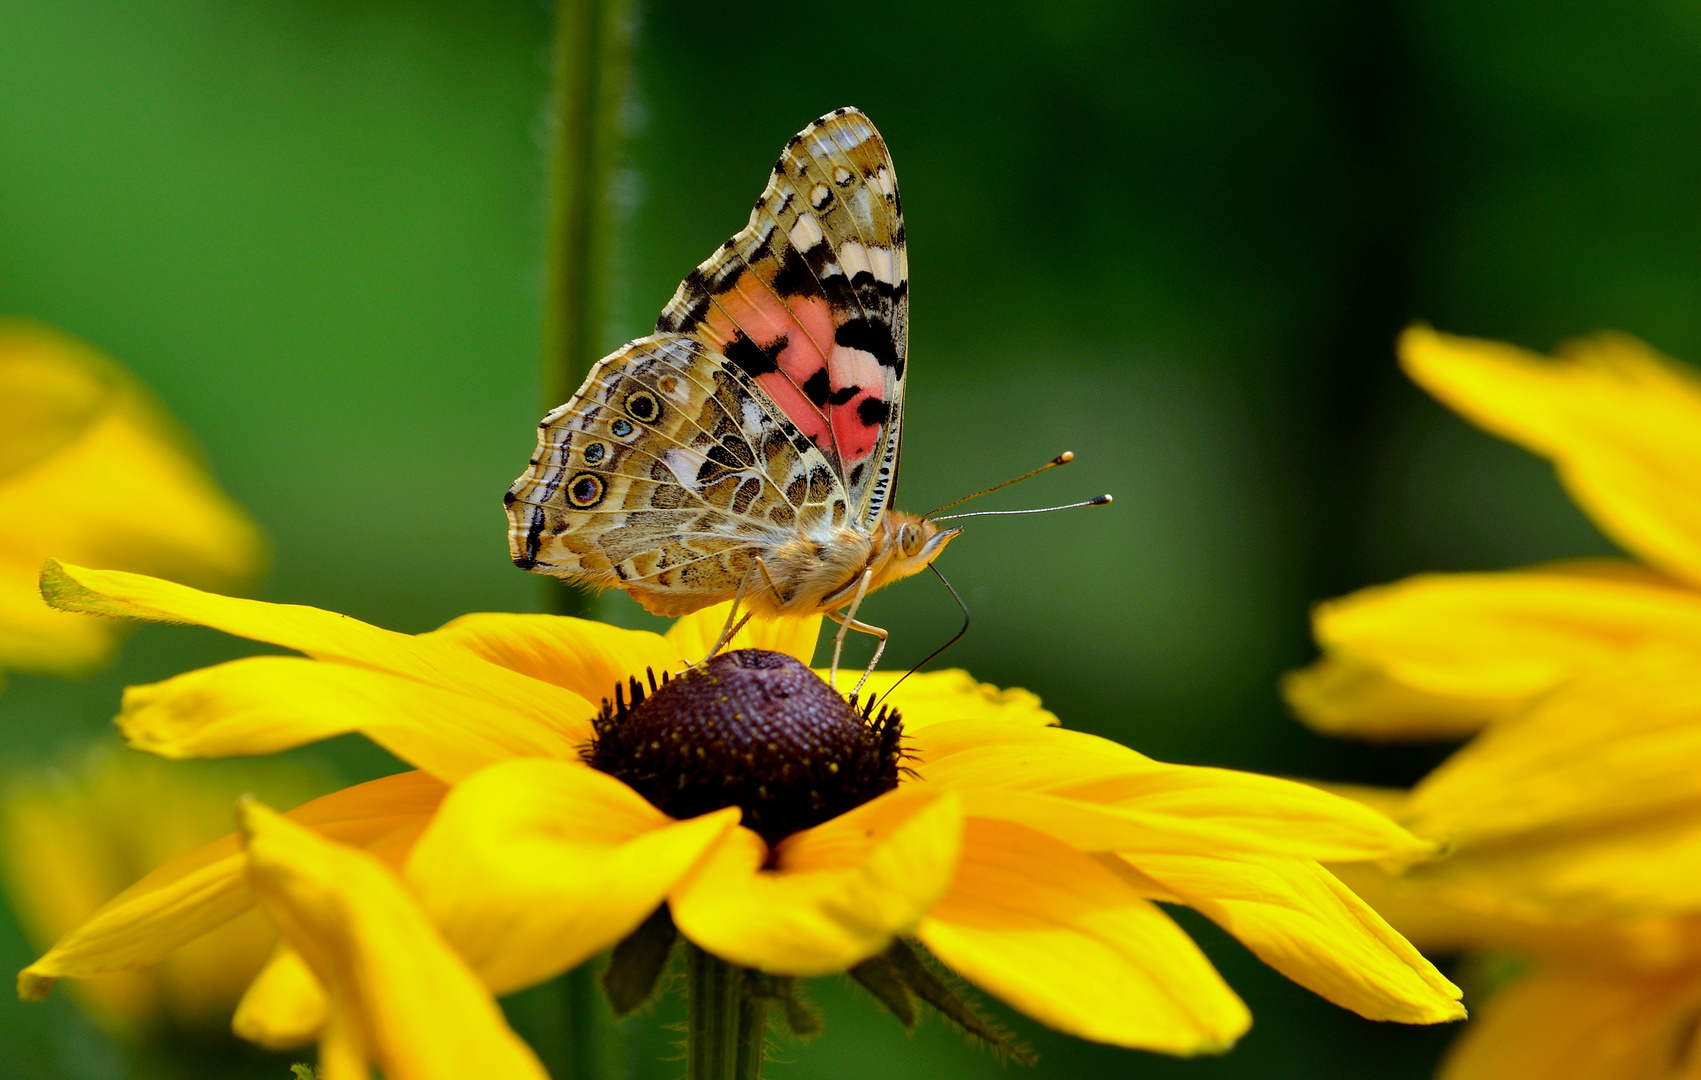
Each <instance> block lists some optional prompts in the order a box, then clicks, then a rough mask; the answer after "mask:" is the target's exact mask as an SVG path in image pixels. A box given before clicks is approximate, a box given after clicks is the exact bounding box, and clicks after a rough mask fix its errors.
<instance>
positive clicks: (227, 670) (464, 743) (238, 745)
mask: <svg viewBox="0 0 1701 1080" xmlns="http://www.w3.org/2000/svg"><path fill="white" fill-rule="evenodd" d="M573 719H574V720H577V721H579V723H576V724H569V723H559V724H551V725H547V726H546V725H544V724H539V723H537V722H536V720H535V719H534V718H533V717H532V716H530V715H528V714H526V713H525V712H522V711H519V710H516V709H514V708H511V707H510V706H509V705H508V704H507V702H505V701H502V700H501V699H499V698H492V697H485V696H483V695H473V694H464V693H457V692H456V691H454V690H448V689H444V688H442V687H439V686H433V685H430V684H428V683H423V682H416V681H414V680H413V679H406V678H402V677H401V676H399V675H392V674H390V673H388V672H385V671H375V670H373V669H371V668H361V667H353V666H351V665H348V664H330V663H324V662H322V661H318V660H306V659H302V658H300V657H289V656H255V657H249V658H248V659H245V660H233V661H231V662H229V663H225V664H219V665H217V666H215V667H210V668H202V669H200V670H199V671H191V672H189V673H188V674H185V675H179V676H177V677H175V678H172V679H167V680H166V681H165V682H160V683H154V684H152V685H150V686H132V687H130V688H129V689H127V690H126V691H125V692H124V708H123V711H122V712H120V713H119V716H118V726H119V729H120V730H121V731H123V733H124V736H125V738H127V739H129V740H130V745H131V746H133V747H135V748H136V749H138V750H145V751H147V752H148V753H151V754H159V755H161V756H162V757H168V758H190V757H212V758H217V757H230V756H232V755H238V754H271V753H276V752H278V751H280V750H288V749H290V748H292V747H296V746H301V745H303V744H305V743H310V742H316V741H318V740H320V739H326V738H330V737H331V736H333V735H341V734H344V733H345V732H349V731H359V732H362V733H364V734H365V735H367V736H368V737H369V738H371V739H372V740H373V741H374V742H377V743H378V744H380V745H381V746H383V747H385V748H386V749H388V750H390V751H391V752H392V753H394V754H395V755H396V756H397V757H400V758H401V759H403V760H404V761H407V762H408V763H409V764H412V765H416V766H418V767H420V768H422V769H424V770H426V771H427V772H429V773H431V774H432V775H433V776H437V777H439V778H441V779H443V780H447V781H451V782H453V781H455V780H459V779H461V778H462V777H465V776H470V775H471V774H473V773H475V772H477V771H478V770H479V769H481V768H483V767H484V766H486V765H489V764H492V763H494V762H497V761H506V760H508V759H509V758H515V757H557V758H559V757H569V756H576V755H577V752H578V751H577V747H578V745H579V743H581V742H583V741H584V739H585V738H588V737H589V735H590V725H589V724H588V723H585V722H584V718H583V717H574V718H573ZM575 735H576V736H577V738H575Z"/></svg>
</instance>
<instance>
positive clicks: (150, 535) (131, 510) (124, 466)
mask: <svg viewBox="0 0 1701 1080" xmlns="http://www.w3.org/2000/svg"><path fill="white" fill-rule="evenodd" d="M49 557H53V558H61V559H72V560H76V561H84V562H96V563H99V564H100V565H103V566H113V567H120V568H123V569H129V570H137V571H142V572H145V573H150V574H159V575H163V576H165V577H169V578H172V579H173V580H178V581H187V582H191V583H193V584H196V585H203V586H207V587H210V588H227V587H230V586H233V585H237V584H240V583H242V582H244V581H247V580H249V579H251V578H252V577H253V576H255V574H256V573H257V572H258V571H259V570H260V568H261V566H262V565H263V564H264V562H265V544H264V542H263V541H262V539H261V537H260V533H259V531H258V530H257V529H256V528H255V526H254V524H253V522H252V521H250V520H249V518H248V517H247V515H246V514H244V513H243V512H242V510H241V509H240V508H239V507H237V506H236V505H235V504H234V503H232V502H231V501H230V499H229V498H228V497H226V496H225V495H224V493H223V492H221V491H220V490H219V488H218V486H217V484H216V483H214V481H213V479H212V477H211V476H210V475H209V474H208V472H207V468H206V465H205V463H204V462H203V461H202V459H201V456H200V454H199V452H198V451H197V450H196V449H195V448H194V446H193V444H192V443H191V442H190V440H189V439H188V437H187V436H186V435H185V434H184V433H183V431H182V430H181V429H180V428H179V427H178V426H177V424H176V423H175V422H174V421H172V419H171V417H170V416H168V415H167V414H166V412H165V410H164V408H163V407H162V406H161V405H160V404H159V403H158V402H157V401H156V400H155V399H154V397H153V395H152V394H150V393H149V392H148V391H147V389H146V388H145V387H143V386H142V385H141V384H140V383H138V382H137V381H136V380H135V379H134V378H133V377H132V376H130V375H129V374H128V373H127V372H125V371H124V370H123V369H122V368H120V367H119V366H118V365H117V364H115V363H113V362H112V361H111V360H109V359H107V358H106V357H104V356H102V355H100V354H99V353H98V352H96V351H95V350H94V349H92V348H90V347H89V346H87V345H85V344H83V343H81V342H79V341H76V340H74V339H72V338H69V337H66V336H65V335H62V334H59V333H56V332H54V331H52V330H49V329H47V328H46V327H43V326H39V325H36V324H34V323H27V322H21V321H18V320H0V672H3V671H4V670H5V669H8V668H10V669H12V670H18V671H31V672H46V673H50V674H59V675H76V674H82V673H85V672H87V671H89V670H91V669H93V668H96V667H98V666H99V665H101V664H102V663H104V662H105V661H106V659H107V657H108V656H109V655H110V654H111V652H112V648H113V645H114V643H115V642H116V633H117V630H118V626H117V624H115V623H113V622H111V621H110V620H101V619H91V618H88V617H87V616H84V615H77V614H72V613H69V612H64V611H55V610H53V609H52V608H50V607H48V606H47V605H46V604H44V603H42V602H41V595H40V593H39V592H37V590H36V577H37V575H38V574H39V573H40V571H41V564H42V562H43V561H44V560H46V559H48V558H49Z"/></svg>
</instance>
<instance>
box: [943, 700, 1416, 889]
mask: <svg viewBox="0 0 1701 1080" xmlns="http://www.w3.org/2000/svg"><path fill="white" fill-rule="evenodd" d="M910 742H911V748H912V751H913V752H914V754H915V756H916V761H915V764H914V768H915V769H916V771H917V773H918V774H919V776H920V783H921V784H922V785H940V786H944V787H947V788H951V789H953V790H957V791H960V792H961V794H962V797H963V799H964V809H965V810H966V811H967V813H968V814H969V815H970V816H973V817H985V818H995V819H998V820H1003V821H1011V822H1020V823H1026V824H1028V825H1030V826H1031V827H1033V828H1035V829H1038V830H1040V831H1042V832H1045V833H1048V834H1049V835H1051V836H1054V837H1056V838H1058V839H1060V840H1063V841H1064V842H1066V843H1068V844H1070V845H1071V846H1074V847H1076V848H1079V849H1080V850H1082V851H1168V852H1173V853H1177V854H1185V853H1188V852H1209V851H1239V852H1245V853H1259V854H1268V855H1287V856H1292V857H1297V858H1309V859H1318V860H1336V861H1343V862H1344V861H1352V860H1356V859H1412V858H1422V857H1426V856H1428V855H1430V854H1433V852H1434V851H1435V849H1436V844H1435V842H1434V841H1431V840H1424V839H1420V838H1418V837H1416V836H1413V835H1412V834H1411V833H1409V832H1407V831H1406V830H1405V829H1403V828H1401V827H1400V826H1399V825H1397V824H1395V823H1394V822H1392V821H1390V820H1389V819H1388V818H1387V817H1385V816H1384V815H1382V814H1380V813H1377V812H1376V811H1374V810H1372V809H1370V808H1368V807H1365V806H1362V805H1360V804H1358V803H1356V802H1353V801H1351V800H1348V799H1343V798H1340V797H1339V796H1336V795H1331V794H1329V793H1327V792H1324V791H1319V790H1318V789H1316V788H1314V787H1311V786H1310V785H1307V784H1298V783H1294V782H1292V781H1289V780H1279V779H1277V778H1275V777H1269V776H1258V775H1255V774H1252V773H1243V772H1237V771H1234V770H1232V769H1211V768H1201V767H1198V766H1191V765H1169V764H1166V763H1164V762H1159V761H1153V760H1152V759H1151V758H1148V757H1145V756H1144V755H1141V754H1137V753H1135V752H1134V751H1132V750H1129V749H1128V748H1127V747H1124V746H1121V745H1119V744H1117V743H1113V742H1111V741H1109V740H1108V739H1101V738H1098V737H1097V736H1093V735H1087V734H1084V733H1082V732H1078V731H1068V730H1065V729H1062V728H1045V727H1026V726H1024V727H1016V726H1012V725H1005V724H999V723H996V722H986V721H957V722H953V723H946V724H938V725H935V726H933V727H930V728H925V729H923V730H922V731H919V732H916V733H915V734H914V736H913V737H912V738H911V740H910Z"/></svg>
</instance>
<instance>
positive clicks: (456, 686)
mask: <svg viewBox="0 0 1701 1080" xmlns="http://www.w3.org/2000/svg"><path fill="white" fill-rule="evenodd" d="M41 591H42V594H43V595H44V596H46V597H47V598H48V599H49V600H50V601H51V602H52V603H53V604H54V606H55V607H59V608H63V609H65V610H67V611H87V612H92V613H94V614H97V615H113V616H118V617H122V618H130V619H148V620H152V621H156V622H186V623H199V624H201V625H203V626H211V627H213V628H214V629H217V630H223V631H224V632H225V633H227V634H235V635H236V636H238V637H246V638H252V639H253V640H255V641H268V642H271V643H272V644H274V645H282V646H284V647H285V648H289V649H295V650H297V651H299V652H304V653H306V654H307V655H309V656H312V657H314V658H315V659H319V660H335V661H340V662H342V663H346V664H353V665H357V666H360V667H369V668H376V669H378V670H380V671H388V672H390V673H391V674H393V675H400V676H403V677H405V678H409V679H413V680H415V681H418V682H422V683H425V684H427V685H429V686H437V687H441V688H443V689H445V690H455V691H459V692H460V693H463V694H471V695H474V696H481V697H488V698H491V699H493V700H495V701H500V702H503V703H505V704H507V705H508V706H509V707H510V708H512V709H513V710H515V711H516V712H521V713H524V714H525V715H527V716H530V717H532V718H533V722H534V723H537V724H542V725H543V726H545V727H552V728H556V729H558V730H560V731H562V732H563V733H564V734H565V737H568V738H573V739H582V738H584V737H585V735H586V734H588V732H589V728H588V725H586V724H585V721H587V720H588V719H589V718H590V717H591V716H592V715H594V714H595V713H596V707H595V706H593V705H591V704H590V703H589V702H587V701H586V700H585V699H584V698H582V697H580V696H579V695H577V694H574V693H571V692H570V691H567V690H564V689H562V688H561V687H558V686H552V685H550V684H549V683H546V682H542V681H540V680H538V679H533V678H528V677H527V676H525V675H522V674H520V673H519V672H515V671H509V670H508V669H507V668H505V667H502V666H500V665H498V664H493V663H491V662H490V661H488V660H485V659H483V658H481V657H479V656H476V655H474V654H473V653H472V652H471V651H470V650H468V649H467V648H465V647H463V646H461V645H458V644H456V643H454V642H451V641H443V640H439V639H436V638H433V637H432V636H431V635H429V634H422V635H418V636H415V635H411V634H398V633H395V632H394V631H391V630H383V629H380V628H379V627H376V626H372V625H369V624H367V623H363V622H361V621H360V620H359V619H351V618H349V617H348V616H347V615H338V614H337V613H336V612H333V611H322V610H320V609H319V608H314V607H304V606H302V605H299V604H267V603H264V602H262V601H259V600H240V599H237V598H235V597H230V596H220V595H218V594H217V593H209V592H201V591H200V590H198V589H191V588H188V587H187V586H183V585H176V584H173V583H172V582H169V581H162V580H160V579H159V578H151V577H144V576H143V575H141V574H127V573H124V572H122V571H117V570H90V569H86V568H84V567H80V566H71V565H59V564H57V563H54V564H50V565H48V566H47V567H45V568H44V569H43V570H42V577H41Z"/></svg>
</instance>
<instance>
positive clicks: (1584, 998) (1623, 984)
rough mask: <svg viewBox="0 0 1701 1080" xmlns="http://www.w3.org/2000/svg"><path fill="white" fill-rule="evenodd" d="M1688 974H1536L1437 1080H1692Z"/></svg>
mask: <svg viewBox="0 0 1701 1080" xmlns="http://www.w3.org/2000/svg"><path fill="white" fill-rule="evenodd" d="M1698 1006H1701V980H1698V979H1696V977H1695V976H1694V975H1693V973H1680V974H1678V975H1676V976H1667V977H1665V978H1645V977H1641V978H1638V977H1629V978H1627V977H1625V976H1624V975H1623V974H1621V973H1617V972H1613V971H1611V970H1610V969H1592V968H1586V967H1584V968H1575V969H1555V970H1538V971H1536V972H1535V973H1533V974H1531V975H1528V976H1526V977H1524V978H1523V979H1521V980H1519V981H1518V982H1516V983H1514V984H1513V985H1512V986H1511V987H1509V988H1508V989H1505V990H1502V991H1501V992H1500V993H1499V994H1497V995H1495V997H1493V998H1492V999H1491V1000H1490V1001H1489V1002H1488V1004H1487V1005H1486V1006H1483V1007H1482V1008H1480V1009H1478V1010H1477V1015H1476V1018H1475V1019H1474V1020H1473V1021H1472V1022H1471V1025H1470V1027H1468V1028H1466V1029H1465V1032H1464V1034H1463V1035H1462V1036H1461V1037H1460V1038H1459V1040H1458V1042H1456V1043H1454V1044H1453V1047H1452V1049H1451V1050H1450V1051H1449V1053H1448V1055H1447V1059H1446V1061H1445V1062H1444V1063H1443V1065H1442V1067H1441V1070H1440V1072H1439V1073H1438V1074H1437V1080H1679V1078H1681V1077H1692V1076H1694V1075H1696V1072H1695V1069H1696V1065H1697V1062H1696V1060H1695V1057H1694V1054H1695V1042H1694V1039H1695V1015H1696V1009H1697V1007H1698Z"/></svg>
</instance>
